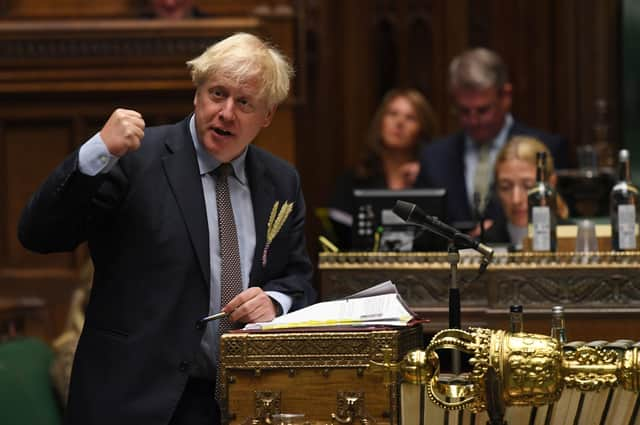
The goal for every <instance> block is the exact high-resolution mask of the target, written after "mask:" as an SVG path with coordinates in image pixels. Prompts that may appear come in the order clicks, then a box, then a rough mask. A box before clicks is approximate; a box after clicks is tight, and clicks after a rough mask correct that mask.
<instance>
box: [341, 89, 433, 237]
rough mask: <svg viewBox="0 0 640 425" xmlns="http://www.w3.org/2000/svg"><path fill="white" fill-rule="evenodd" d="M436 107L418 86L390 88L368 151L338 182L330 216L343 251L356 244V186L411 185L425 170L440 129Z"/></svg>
mask: <svg viewBox="0 0 640 425" xmlns="http://www.w3.org/2000/svg"><path fill="white" fill-rule="evenodd" d="M435 122H436V121H435V116H434V113H433V109H432V108H431V105H430V104H429V102H428V101H427V100H426V99H425V98H424V96H423V95H422V94H421V93H420V92H419V91H417V90H414V89H395V90H391V91H390V92H388V93H387V94H386V95H385V97H384V98H383V100H382V102H381V103H380V106H378V109H377V110H376V113H375V115H374V117H373V120H372V121H371V125H370V127H369V134H368V137H367V144H366V150H365V151H364V153H363V155H362V158H361V160H360V161H359V162H358V164H357V165H356V166H355V168H354V169H353V170H350V171H348V172H346V173H345V174H344V175H342V176H341V177H340V178H339V179H338V181H337V182H336V186H335V190H334V193H333V196H332V198H331V201H330V203H329V217H330V219H331V222H332V224H333V227H334V232H335V234H336V237H337V241H336V242H337V244H338V246H339V247H340V248H341V249H349V248H350V247H351V224H352V223H353V218H352V214H353V211H354V208H355V202H354V198H353V190H354V189H385V188H386V189H395V190H399V189H408V188H411V187H413V183H414V181H415V179H416V177H417V175H418V172H419V171H420V164H419V162H418V152H419V151H420V147H421V144H422V143H425V142H427V141H429V140H430V139H431V135H432V134H433V133H434V132H435Z"/></svg>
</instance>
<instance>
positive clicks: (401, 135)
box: [380, 96, 420, 149]
mask: <svg viewBox="0 0 640 425" xmlns="http://www.w3.org/2000/svg"><path fill="white" fill-rule="evenodd" d="M381 127H382V128H381V129H380V131H381V137H382V143H383V145H384V147H385V148H388V149H409V148H412V147H413V146H414V145H415V143H416V138H417V137H418V133H419V132H420V122H419V121H418V115H417V114H416V111H415V109H414V108H413V105H412V104H411V102H409V100H408V99H407V98H406V97H402V96H400V97H396V98H395V99H393V100H392V101H391V102H390V103H389V105H387V108H386V111H385V113H384V115H383V116H382V125H381Z"/></svg>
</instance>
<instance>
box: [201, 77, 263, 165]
mask: <svg viewBox="0 0 640 425" xmlns="http://www.w3.org/2000/svg"><path fill="white" fill-rule="evenodd" d="M257 93H258V88H257V86H256V84H255V83H254V82H250V83H247V84H237V83H235V82H232V81H230V80H227V79H225V78H217V77H211V78H209V80H207V81H206V82H205V83H203V84H202V85H200V86H199V87H198V88H197V89H196V94H195V97H194V100H193V105H194V107H195V122H196V131H197V133H198V140H199V142H200V144H201V145H202V146H203V147H204V148H205V149H206V150H207V152H209V153H210V154H211V155H212V156H213V157H214V158H216V159H217V160H218V161H220V162H229V161H231V160H233V159H234V158H236V157H238V155H240V154H241V153H242V152H243V151H244V149H245V148H246V147H247V146H248V145H249V143H251V142H252V141H253V139H255V137H256V136H257V135H258V133H259V132H260V130H261V129H262V128H263V127H267V126H268V125H269V124H271V119H272V117H273V113H274V112H275V107H271V108H269V107H268V106H267V103H266V101H265V100H264V99H259V98H258V97H257Z"/></svg>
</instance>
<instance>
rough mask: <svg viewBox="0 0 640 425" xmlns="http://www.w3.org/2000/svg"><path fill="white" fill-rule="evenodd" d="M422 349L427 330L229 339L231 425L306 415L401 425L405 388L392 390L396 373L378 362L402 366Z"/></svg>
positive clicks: (226, 365)
mask: <svg viewBox="0 0 640 425" xmlns="http://www.w3.org/2000/svg"><path fill="white" fill-rule="evenodd" d="M422 348H424V347H423V339H422V327H421V326H413V327H407V328H389V329H370V330H361V329H358V330H344V331H343V330H330V331H327V330H326V328H325V330H309V329H308V328H306V329H304V330H301V329H297V330H295V331H285V332H282V331H281V330H280V331H278V332H274V331H271V332H267V331H260V332H232V333H228V334H225V335H223V336H222V341H221V346H220V362H221V363H220V373H221V380H220V381H221V391H220V393H221V394H220V396H221V409H222V415H223V423H231V424H244V423H246V424H250V423H251V420H252V419H259V418H262V419H264V418H265V417H266V416H267V415H268V414H277V413H303V414H304V415H305V417H304V421H305V422H310V423H322V424H326V423H332V422H333V423H336V422H340V421H344V420H347V419H348V417H349V415H352V416H353V415H355V416H356V418H354V421H355V420H356V419H357V417H358V416H359V417H367V418H370V419H373V420H374V421H375V423H378V424H379V423H389V422H391V421H390V419H391V418H393V423H394V424H397V423H398V417H399V408H398V403H399V400H400V397H399V389H398V388H399V385H385V382H388V379H389V378H391V376H392V375H390V374H389V373H388V369H384V368H380V367H377V366H371V363H370V362H371V361H372V360H373V361H375V362H379V363H382V362H384V361H385V359H384V356H385V354H386V356H387V357H386V361H387V362H389V361H391V362H398V361H399V360H402V358H403V357H404V356H405V354H406V353H408V352H409V351H411V350H415V349H422ZM385 374H386V375H385ZM385 377H386V379H387V381H385ZM332 414H333V415H334V421H332ZM263 422H264V421H263Z"/></svg>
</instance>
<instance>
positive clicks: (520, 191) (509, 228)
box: [484, 136, 569, 250]
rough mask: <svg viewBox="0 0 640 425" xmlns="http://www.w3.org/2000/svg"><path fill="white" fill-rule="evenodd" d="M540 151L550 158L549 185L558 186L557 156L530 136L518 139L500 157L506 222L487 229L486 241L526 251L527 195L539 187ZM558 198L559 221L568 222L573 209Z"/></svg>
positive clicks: (498, 179)
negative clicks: (553, 155) (538, 166)
mask: <svg viewBox="0 0 640 425" xmlns="http://www.w3.org/2000/svg"><path fill="white" fill-rule="evenodd" d="M538 152H545V153H546V155H547V162H546V164H545V175H546V176H548V178H549V184H550V185H551V186H552V187H555V185H556V182H557V180H558V177H557V175H556V174H555V169H554V166H553V157H552V156H551V152H549V149H548V148H547V147H546V146H545V144H544V143H542V142H541V141H540V140H538V139H536V138H534V137H530V136H514V137H512V138H511V139H509V141H508V142H507V144H506V145H505V146H504V147H503V148H502V150H501V151H500V153H499V154H498V156H497V158H496V165H495V169H494V173H495V180H494V181H495V191H496V194H497V196H498V199H499V200H500V204H501V205H502V210H503V212H504V219H499V220H496V222H495V223H493V225H492V226H491V227H490V228H489V229H487V231H486V232H485V235H484V241H485V242H488V243H491V242H493V243H508V244H510V245H511V246H512V247H513V248H514V249H515V250H520V249H522V243H523V240H524V238H525V236H526V235H527V225H528V220H529V219H528V213H529V208H528V202H527V194H528V192H529V190H530V189H531V188H533V187H534V186H535V184H536V154H537V153H538ZM556 196H557V198H556V215H557V217H558V219H559V220H566V219H567V218H568V216H569V209H568V208H567V205H566V203H565V202H564V201H563V200H562V198H561V197H560V196H559V195H556Z"/></svg>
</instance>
